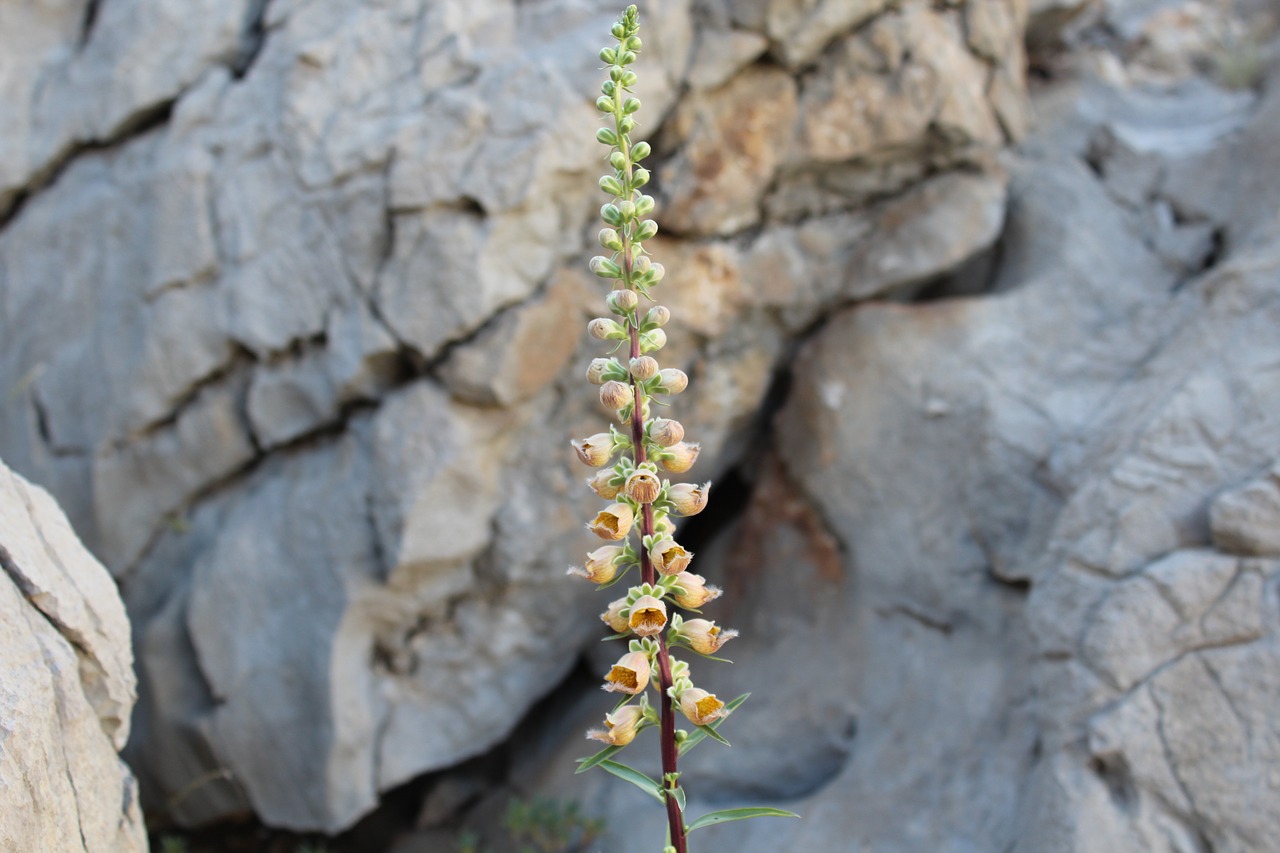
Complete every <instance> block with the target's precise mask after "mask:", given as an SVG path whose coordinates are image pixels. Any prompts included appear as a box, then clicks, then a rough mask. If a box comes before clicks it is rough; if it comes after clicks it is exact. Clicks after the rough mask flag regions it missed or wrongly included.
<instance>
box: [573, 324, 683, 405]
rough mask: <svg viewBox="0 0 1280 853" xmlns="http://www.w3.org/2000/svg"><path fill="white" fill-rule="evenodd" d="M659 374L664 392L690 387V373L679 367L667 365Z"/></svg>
mask: <svg viewBox="0 0 1280 853" xmlns="http://www.w3.org/2000/svg"><path fill="white" fill-rule="evenodd" d="M592 322H593V323H594V322H595V321H594V320H593V321H592ZM654 331H655V332H657V331H661V329H654ZM658 375H659V376H661V377H662V381H661V383H660V387H659V388H658V390H659V391H661V392H662V393H663V394H679V393H680V392H681V391H683V390H684V389H686V388H688V387H689V376H688V374H686V373H685V372H684V371H683V370H681V369H680V368H678V367H665V368H663V369H662V372H660V373H659V374H658Z"/></svg>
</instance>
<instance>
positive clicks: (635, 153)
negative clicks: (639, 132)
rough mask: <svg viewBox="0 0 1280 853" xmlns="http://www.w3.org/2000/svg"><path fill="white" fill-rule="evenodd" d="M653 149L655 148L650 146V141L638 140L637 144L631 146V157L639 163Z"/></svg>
mask: <svg viewBox="0 0 1280 853" xmlns="http://www.w3.org/2000/svg"><path fill="white" fill-rule="evenodd" d="M652 150H653V149H652V148H650V147H649V143H647V142H637V143H636V144H635V145H632V146H631V159H632V160H633V161H634V162H636V163H639V162H640V161H641V160H643V159H644V158H646V157H648V156H649V154H650V152H651V151H652Z"/></svg>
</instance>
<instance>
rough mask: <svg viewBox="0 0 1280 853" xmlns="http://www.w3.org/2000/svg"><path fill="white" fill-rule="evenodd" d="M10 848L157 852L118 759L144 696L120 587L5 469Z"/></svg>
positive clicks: (2, 835) (3, 776) (3, 762)
mask: <svg viewBox="0 0 1280 853" xmlns="http://www.w3.org/2000/svg"><path fill="white" fill-rule="evenodd" d="M0 529H2V530H3V534H2V536H0V569H3V573H2V574H0V611H3V618H2V619H0V635H2V636H3V643H0V648H2V649H3V653H2V654H0V732H3V736H2V737H0V741H2V742H3V746H4V749H3V751H2V752H0V804H3V815H4V816H3V818H0V846H3V848H4V849H6V850H15V851H16V850H83V851H86V853H97V851H102V853H116V851H120V852H121V853H123V851H143V850H146V849H147V837H146V827H145V826H144V825H143V823H142V813H141V809H140V807H139V802H138V791H137V783H136V781H135V780H134V778H133V774H132V773H130V771H129V768H128V767H126V766H125V764H124V763H123V762H122V761H121V760H120V758H119V756H118V755H117V753H118V752H119V751H120V749H121V748H122V747H123V746H124V743H125V741H126V740H127V739H128V736H129V716H130V712H131V710H132V708H133V703H134V698H135V680H134V674H133V654H132V651H131V649H130V646H129V622H128V620H127V618H126V616H125V611H124V605H123V604H122V603H121V600H120V595H119V592H118V591H117V590H116V587H115V584H114V583H113V582H112V580H111V576H110V575H108V574H107V571H106V569H104V568H103V567H102V565H101V564H100V563H98V561H97V560H95V559H94V558H93V557H92V556H91V555H90V554H89V552H88V551H86V550H85V548H84V546H83V545H82V544H81V543H80V540H79V539H77V538H76V535H75V533H74V532H72V530H71V527H70V525H68V524H67V520H66V517H65V516H63V514H62V512H61V511H60V510H59V509H58V505H57V504H56V503H55V502H54V500H53V499H52V498H51V497H50V496H49V494H48V493H47V492H45V491H44V490H43V489H40V488H38V487H36V486H33V485H31V484H30V483H28V482H27V481H26V480H24V479H22V478H21V477H19V476H18V475H16V474H14V473H13V472H11V471H10V470H9V469H8V468H7V467H4V466H3V465H0Z"/></svg>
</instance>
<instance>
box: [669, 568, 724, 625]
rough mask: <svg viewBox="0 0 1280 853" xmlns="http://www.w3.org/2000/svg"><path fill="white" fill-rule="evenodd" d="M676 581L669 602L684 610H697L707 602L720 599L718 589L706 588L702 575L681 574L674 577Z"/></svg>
mask: <svg viewBox="0 0 1280 853" xmlns="http://www.w3.org/2000/svg"><path fill="white" fill-rule="evenodd" d="M676 581H677V584H676V588H675V589H674V590H673V591H672V593H671V600H672V601H674V602H675V603H676V604H678V605H680V606H681V607H683V608H685V609H686V610H697V609H698V608H699V607H701V606H702V605H704V604H706V603H707V602H708V601H714V600H715V599H717V598H719V597H720V587H718V586H708V585H707V581H706V578H704V577H703V576H702V575H695V574H694V573H693V572H681V573H680V574H678V575H676ZM685 624H688V623H685Z"/></svg>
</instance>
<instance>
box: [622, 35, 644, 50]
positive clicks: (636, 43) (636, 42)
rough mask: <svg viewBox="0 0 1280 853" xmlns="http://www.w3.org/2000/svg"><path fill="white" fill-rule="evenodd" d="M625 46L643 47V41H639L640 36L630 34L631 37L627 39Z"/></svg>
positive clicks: (632, 47)
mask: <svg viewBox="0 0 1280 853" xmlns="http://www.w3.org/2000/svg"><path fill="white" fill-rule="evenodd" d="M626 47H627V50H633V51H634V50H639V49H640V48H642V47H644V42H642V41H640V36H631V38H629V39H627V44H626Z"/></svg>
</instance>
